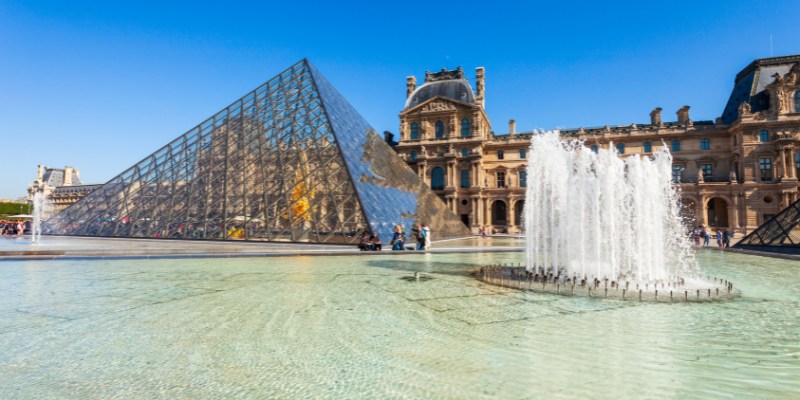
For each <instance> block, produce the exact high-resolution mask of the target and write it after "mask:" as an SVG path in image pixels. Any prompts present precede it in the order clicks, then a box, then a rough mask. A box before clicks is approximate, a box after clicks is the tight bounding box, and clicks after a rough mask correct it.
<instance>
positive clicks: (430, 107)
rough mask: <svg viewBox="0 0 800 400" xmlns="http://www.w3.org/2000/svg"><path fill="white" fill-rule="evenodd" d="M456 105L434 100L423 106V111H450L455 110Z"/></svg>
mask: <svg viewBox="0 0 800 400" xmlns="http://www.w3.org/2000/svg"><path fill="white" fill-rule="evenodd" d="M455 109H456V106H454V105H452V104H450V103H446V102H443V101H434V102H430V103H428V104H426V105H425V106H424V107H422V111H450V110H455Z"/></svg>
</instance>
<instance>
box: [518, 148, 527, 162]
mask: <svg viewBox="0 0 800 400" xmlns="http://www.w3.org/2000/svg"><path fill="white" fill-rule="evenodd" d="M527 155H528V154H527V152H526V151H525V149H520V151H519V158H520V160H524V159H525V157H526V156H527Z"/></svg>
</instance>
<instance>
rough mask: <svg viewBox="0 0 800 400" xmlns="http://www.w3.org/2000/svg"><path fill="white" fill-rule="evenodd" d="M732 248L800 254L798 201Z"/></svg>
mask: <svg viewBox="0 0 800 400" xmlns="http://www.w3.org/2000/svg"><path fill="white" fill-rule="evenodd" d="M733 247H734V248H740V249H747V250H757V251H768V252H775V253H791V254H800V200H798V201H796V202H794V203H792V204H790V205H789V207H786V208H784V209H783V210H782V211H781V212H779V213H778V214H776V215H775V216H774V217H772V218H770V219H768V220H767V221H766V222H764V223H763V224H761V226H759V227H758V228H756V230H754V231H752V232H750V234H749V235H747V236H745V237H744V238H742V240H740V241H739V243H737V244H736V245H734V246H733Z"/></svg>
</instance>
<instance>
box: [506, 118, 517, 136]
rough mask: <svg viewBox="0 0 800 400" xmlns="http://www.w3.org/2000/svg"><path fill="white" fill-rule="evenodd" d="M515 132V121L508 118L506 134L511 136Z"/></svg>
mask: <svg viewBox="0 0 800 400" xmlns="http://www.w3.org/2000/svg"><path fill="white" fill-rule="evenodd" d="M516 134H517V121H514V120H513V119H510V120H508V135H509V136H513V135H516Z"/></svg>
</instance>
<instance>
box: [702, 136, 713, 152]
mask: <svg viewBox="0 0 800 400" xmlns="http://www.w3.org/2000/svg"><path fill="white" fill-rule="evenodd" d="M709 149H711V145H710V143H709V140H708V138H702V139H700V150H709Z"/></svg>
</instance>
